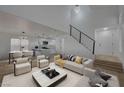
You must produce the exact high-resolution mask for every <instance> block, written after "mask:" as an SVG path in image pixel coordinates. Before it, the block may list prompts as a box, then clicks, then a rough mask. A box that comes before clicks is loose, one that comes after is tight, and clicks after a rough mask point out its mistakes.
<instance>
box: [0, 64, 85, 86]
mask: <svg viewBox="0 0 124 93" xmlns="http://www.w3.org/2000/svg"><path fill="white" fill-rule="evenodd" d="M55 66H56V65H55ZM56 67H58V66H56ZM62 69H63V68H62ZM37 70H39V68H37V67H35V68H33V69H32V71H31V72H29V73H26V74H23V75H19V76H14V74H8V75H5V76H4V78H3V81H2V85H1V87H36V86H37V85H36V83H35V82H34V80H33V78H32V73H33V72H35V71H37ZM63 70H64V71H65V72H66V73H67V78H66V79H65V80H63V81H62V82H60V83H59V84H58V85H57V86H56V87H74V86H75V85H76V84H77V82H78V81H79V80H80V79H81V78H82V77H83V76H82V75H80V74H77V73H75V72H72V71H70V70H67V69H63Z"/></svg>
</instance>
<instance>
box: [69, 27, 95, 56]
mask: <svg viewBox="0 0 124 93" xmlns="http://www.w3.org/2000/svg"><path fill="white" fill-rule="evenodd" d="M70 36H72V37H73V38H74V39H75V40H77V41H78V42H79V43H80V44H82V45H83V46H84V47H85V48H87V49H88V50H89V51H90V52H91V53H92V54H93V55H94V51H95V40H94V39H92V38H91V37H90V36H88V35H87V34H85V33H84V32H82V31H80V30H79V29H77V28H76V27H74V26H72V25H70Z"/></svg>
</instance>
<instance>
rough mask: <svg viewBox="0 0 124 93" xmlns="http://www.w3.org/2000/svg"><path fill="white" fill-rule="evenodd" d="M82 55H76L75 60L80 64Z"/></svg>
mask: <svg viewBox="0 0 124 93" xmlns="http://www.w3.org/2000/svg"><path fill="white" fill-rule="evenodd" d="M81 61H82V57H79V56H77V57H76V60H75V62H76V63H78V64H82V62H81Z"/></svg>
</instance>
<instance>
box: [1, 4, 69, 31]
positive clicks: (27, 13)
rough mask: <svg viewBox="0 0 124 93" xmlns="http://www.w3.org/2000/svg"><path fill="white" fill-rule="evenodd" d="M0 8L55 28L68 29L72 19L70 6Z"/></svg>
mask: <svg viewBox="0 0 124 93" xmlns="http://www.w3.org/2000/svg"><path fill="white" fill-rule="evenodd" d="M0 10H2V11H5V12H8V13H12V14H14V15H16V16H20V17H22V18H25V19H29V20H32V21H34V22H37V23H40V24H44V25H47V26H50V27H52V28H55V29H59V30H62V31H65V30H66V31H67V30H68V26H69V20H70V7H69V6H56V5H55V6H43V5H39V6H35V5H32V6H0Z"/></svg>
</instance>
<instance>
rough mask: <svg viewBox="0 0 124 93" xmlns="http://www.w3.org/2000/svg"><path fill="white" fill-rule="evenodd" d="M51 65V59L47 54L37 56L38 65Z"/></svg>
mask: <svg viewBox="0 0 124 93" xmlns="http://www.w3.org/2000/svg"><path fill="white" fill-rule="evenodd" d="M46 66H49V60H48V58H46V57H45V55H39V56H37V67H39V68H43V67H46Z"/></svg>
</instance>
